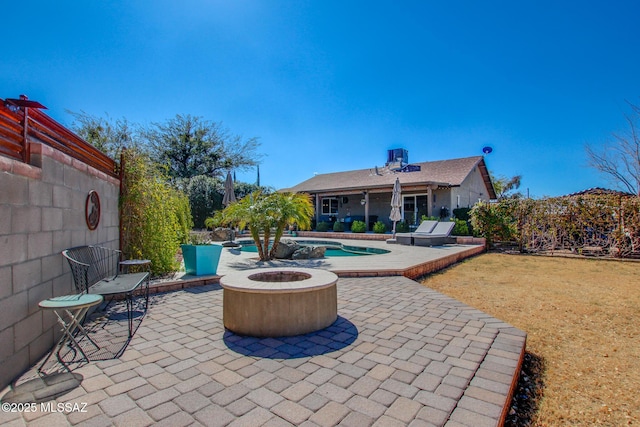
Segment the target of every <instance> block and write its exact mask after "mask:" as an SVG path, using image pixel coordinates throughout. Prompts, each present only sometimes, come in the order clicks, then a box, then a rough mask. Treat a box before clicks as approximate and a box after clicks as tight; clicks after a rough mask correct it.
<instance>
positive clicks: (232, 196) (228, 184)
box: [222, 172, 236, 207]
mask: <svg viewBox="0 0 640 427" xmlns="http://www.w3.org/2000/svg"><path fill="white" fill-rule="evenodd" d="M235 201H236V193H235V192H234V191H233V179H232V178H231V172H227V179H226V180H225V182H224V197H222V204H223V205H224V206H225V207H227V206H229V205H230V204H231V203H233V202H235Z"/></svg>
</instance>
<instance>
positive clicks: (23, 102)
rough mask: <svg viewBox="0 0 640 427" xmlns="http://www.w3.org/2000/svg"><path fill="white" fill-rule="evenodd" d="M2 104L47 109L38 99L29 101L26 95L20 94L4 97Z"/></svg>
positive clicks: (8, 106)
mask: <svg viewBox="0 0 640 427" xmlns="http://www.w3.org/2000/svg"><path fill="white" fill-rule="evenodd" d="M4 105H5V107H7V108H10V107H21V108H39V109H41V110H46V109H47V107H45V106H44V105H42V104H40V103H39V102H38V101H30V100H29V98H27V96H26V95H20V98H6V99H5V100H4Z"/></svg>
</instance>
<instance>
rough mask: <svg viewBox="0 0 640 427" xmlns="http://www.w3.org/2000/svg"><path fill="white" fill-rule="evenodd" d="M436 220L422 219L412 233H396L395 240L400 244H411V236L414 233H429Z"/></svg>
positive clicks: (436, 222)
mask: <svg viewBox="0 0 640 427" xmlns="http://www.w3.org/2000/svg"><path fill="white" fill-rule="evenodd" d="M436 224H438V221H432V220H427V221H422V222H421V223H420V225H419V226H418V228H416V230H415V231H414V232H412V233H396V241H397V242H398V243H400V244H401V245H413V237H414V236H415V235H424V234H429V233H431V231H432V230H433V229H434V228H435V226H436Z"/></svg>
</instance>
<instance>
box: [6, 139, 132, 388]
mask: <svg viewBox="0 0 640 427" xmlns="http://www.w3.org/2000/svg"><path fill="white" fill-rule="evenodd" d="M91 190H96V191H97V192H98V195H99V197H100V206H101V216H100V222H99V225H98V227H97V228H96V229H95V230H93V231H92V230H89V228H88V227H87V224H86V220H85V203H86V198H87V195H88V193H89V191H91ZM118 195H119V181H118V180H117V179H115V178H113V177H110V176H108V175H107V174H105V173H103V172H100V171H98V170H96V169H94V168H91V167H89V166H87V165H85V164H84V163H82V162H79V161H77V160H75V159H73V158H71V157H69V156H67V155H66V154H64V153H62V152H60V151H57V150H55V149H53V148H51V147H49V146H46V145H41V144H32V146H31V164H24V163H21V162H19V161H15V160H12V159H9V158H7V157H4V156H0V367H1V368H0V388H3V387H5V386H6V385H8V384H9V383H10V382H11V381H12V380H13V379H14V378H15V377H17V376H18V375H20V374H21V373H22V372H24V371H25V370H27V369H28V368H29V367H30V366H32V365H33V364H34V363H35V362H37V360H38V359H40V358H41V357H42V356H43V355H44V354H45V353H46V352H47V351H48V350H49V349H50V348H51V346H52V345H53V343H54V339H57V338H58V337H59V334H60V331H59V326H58V325H57V324H56V322H55V316H54V314H53V313H51V312H45V311H43V310H41V309H40V308H39V307H38V303H39V302H40V301H41V300H43V299H46V298H49V297H52V296H59V295H65V294H69V293H76V291H75V288H74V285H73V280H72V278H71V272H70V269H69V266H68V264H67V262H66V260H65V259H64V258H63V257H62V255H61V252H62V250H64V249H66V248H69V247H73V246H79V245H85V244H101V245H105V246H109V247H112V248H117V247H118V243H119V231H118V226H119V224H118Z"/></svg>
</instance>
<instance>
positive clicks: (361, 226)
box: [351, 220, 367, 233]
mask: <svg viewBox="0 0 640 427" xmlns="http://www.w3.org/2000/svg"><path fill="white" fill-rule="evenodd" d="M366 231H367V224H365V222H364V221H357V220H356V221H353V224H351V232H353V233H364V232H366Z"/></svg>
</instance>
